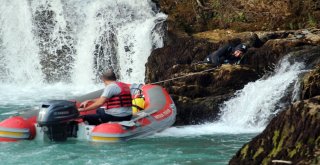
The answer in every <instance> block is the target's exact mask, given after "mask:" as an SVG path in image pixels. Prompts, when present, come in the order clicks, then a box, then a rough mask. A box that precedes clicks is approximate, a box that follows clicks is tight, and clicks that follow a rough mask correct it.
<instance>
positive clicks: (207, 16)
mask: <svg viewBox="0 0 320 165" xmlns="http://www.w3.org/2000/svg"><path fill="white" fill-rule="evenodd" d="M153 1H154V2H155V3H156V4H157V5H158V6H159V7H160V9H161V11H163V12H165V13H167V14H168V15H169V18H168V24H169V30H173V31H178V30H179V31H184V32H187V33H189V34H191V33H195V32H200V31H207V30H210V29H225V28H229V29H235V30H237V31H257V30H276V29H279V28H280V29H301V28H305V27H316V26H319V23H320V22H319V21H320V20H319V18H320V9H319V2H318V1H315V0H306V1H300V0H291V1H287V0H275V1H271V0H260V1H247V0H228V1H225V0H176V1H173V0H153Z"/></svg>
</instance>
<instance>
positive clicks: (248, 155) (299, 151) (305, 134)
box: [230, 96, 320, 165]
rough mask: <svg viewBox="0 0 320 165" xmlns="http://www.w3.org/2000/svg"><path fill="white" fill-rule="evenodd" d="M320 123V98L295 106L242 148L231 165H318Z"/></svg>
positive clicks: (300, 102)
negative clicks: (287, 164)
mask: <svg viewBox="0 0 320 165" xmlns="http://www.w3.org/2000/svg"><path fill="white" fill-rule="evenodd" d="M319 123H320V96H317V97H313V98H310V99H308V100H303V101H299V102H296V103H294V104H293V105H292V106H291V107H290V108H289V109H288V110H286V111H283V112H281V113H280V114H279V115H278V116H276V117H275V118H274V119H273V120H272V121H271V122H270V124H269V125H268V127H267V128H266V129H265V130H264V131H263V132H262V133H261V134H260V135H258V136H257V137H255V138H254V139H253V140H252V141H251V142H249V143H248V144H245V145H244V146H243V147H242V149H240V150H239V151H238V152H237V154H236V155H235V156H234V157H233V158H232V159H231V161H230V164H231V165H233V164H234V165H239V164H272V161H273V160H286V161H291V162H292V164H319V163H320V154H319V147H320V125H319Z"/></svg>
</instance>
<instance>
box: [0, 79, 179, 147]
mask: <svg viewBox="0 0 320 165" xmlns="http://www.w3.org/2000/svg"><path fill="white" fill-rule="evenodd" d="M130 88H131V93H132V95H133V96H134V95H136V94H137V93H140V95H141V96H142V97H143V98H144V100H145V108H144V110H141V111H140V112H138V113H136V114H135V115H134V117H133V118H132V120H131V121H123V122H109V123H103V124H100V125H97V126H96V125H87V124H86V123H84V122H83V120H82V119H81V116H82V115H85V114H92V113H95V110H93V111H89V112H81V114H79V112H78V110H77V109H78V108H79V107H80V106H81V105H82V104H83V103H84V102H85V103H86V104H88V103H89V104H90V102H92V101H91V100H94V99H96V98H98V97H99V96H100V95H101V93H102V90H99V91H96V92H92V93H90V94H87V95H84V96H82V97H79V98H76V99H75V101H66V100H53V101H48V102H47V103H45V104H43V105H42V106H41V108H40V109H38V110H29V111H24V112H22V113H20V114H19V116H13V117H10V118H8V119H6V120H4V121H2V122H0V141H2V142H11V141H18V140H34V139H35V140H51V141H65V140H67V139H79V140H88V141H95V142H118V141H127V140H130V139H133V138H138V137H143V136H147V135H151V134H154V133H156V132H159V131H161V130H164V129H166V128H168V127H170V126H171V125H172V124H173V123H174V122H175V117H176V107H175V104H174V102H173V101H172V99H171V97H170V96H169V94H168V93H167V91H166V90H165V89H163V88H162V87H160V86H157V85H141V84H132V85H130Z"/></svg>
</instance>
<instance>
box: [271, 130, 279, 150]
mask: <svg viewBox="0 0 320 165" xmlns="http://www.w3.org/2000/svg"><path fill="white" fill-rule="evenodd" d="M279 135H280V131H279V130H276V131H274V133H273V137H272V142H273V146H274V147H275V146H277V140H278V137H279Z"/></svg>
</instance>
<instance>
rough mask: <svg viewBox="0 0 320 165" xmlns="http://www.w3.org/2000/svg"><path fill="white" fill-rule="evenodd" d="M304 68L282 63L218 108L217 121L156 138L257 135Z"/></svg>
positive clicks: (179, 128) (300, 65)
mask: <svg viewBox="0 0 320 165" xmlns="http://www.w3.org/2000/svg"><path fill="white" fill-rule="evenodd" d="M303 68H304V65H303V64H302V63H294V64H292V63H290V62H289V61H288V59H284V60H282V62H281V63H280V64H279V66H278V68H277V69H276V70H275V73H274V74H273V75H271V76H269V77H267V78H262V79H260V80H257V81H256V82H252V83H249V84H247V85H246V86H245V87H244V88H243V89H242V90H240V91H238V92H237V93H236V95H235V97H234V98H232V99H230V100H228V101H226V102H224V103H223V105H222V106H221V111H222V113H221V117H220V119H219V121H217V122H214V123H207V124H202V125H194V126H184V127H173V128H169V129H167V130H165V131H163V132H161V133H158V134H157V135H156V136H197V135H210V134H230V133H231V134H239V133H258V132H261V131H262V130H263V129H264V128H265V127H266V125H267V123H268V121H269V120H270V118H271V117H272V116H274V115H276V114H277V112H278V111H279V110H281V109H280V107H277V103H279V101H280V99H281V98H282V97H284V96H285V95H286V94H287V93H286V92H288V91H287V89H288V87H289V86H290V85H293V84H294V83H295V81H297V79H298V76H299V74H300V73H301V72H302V69H303Z"/></svg>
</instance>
